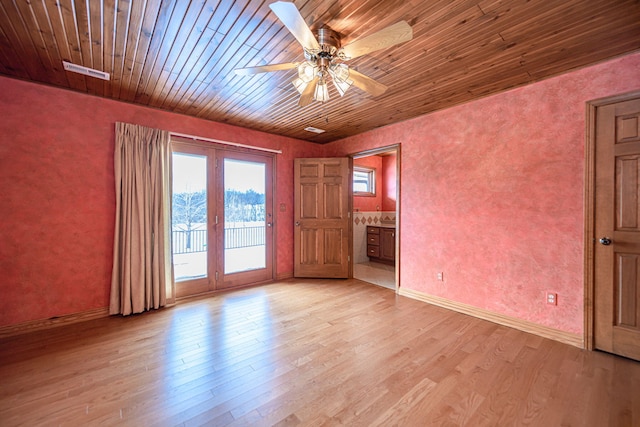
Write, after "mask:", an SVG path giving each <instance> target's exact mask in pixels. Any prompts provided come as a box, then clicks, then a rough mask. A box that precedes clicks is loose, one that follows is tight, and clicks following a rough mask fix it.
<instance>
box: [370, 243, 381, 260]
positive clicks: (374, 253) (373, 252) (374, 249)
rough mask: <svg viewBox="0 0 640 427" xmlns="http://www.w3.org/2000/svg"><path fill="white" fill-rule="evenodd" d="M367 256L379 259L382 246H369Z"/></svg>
mask: <svg viewBox="0 0 640 427" xmlns="http://www.w3.org/2000/svg"><path fill="white" fill-rule="evenodd" d="M367 256H370V257H374V258H379V257H380V246H371V245H369V246H367Z"/></svg>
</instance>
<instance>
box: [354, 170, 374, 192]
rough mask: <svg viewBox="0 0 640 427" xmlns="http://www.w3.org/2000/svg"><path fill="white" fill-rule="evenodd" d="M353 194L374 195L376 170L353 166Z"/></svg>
mask: <svg viewBox="0 0 640 427" xmlns="http://www.w3.org/2000/svg"><path fill="white" fill-rule="evenodd" d="M353 194H354V195H355V196H375V195H376V170H375V169H370V168H364V167H361V166H354V168H353Z"/></svg>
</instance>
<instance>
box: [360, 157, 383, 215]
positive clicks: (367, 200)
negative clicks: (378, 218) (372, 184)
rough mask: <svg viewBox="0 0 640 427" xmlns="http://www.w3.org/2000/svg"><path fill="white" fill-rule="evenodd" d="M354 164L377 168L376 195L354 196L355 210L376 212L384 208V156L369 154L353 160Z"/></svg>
mask: <svg viewBox="0 0 640 427" xmlns="http://www.w3.org/2000/svg"><path fill="white" fill-rule="evenodd" d="M353 166H354V167H355V166H362V167H366V168H370V169H375V170H376V195H375V196H353V210H354V211H360V212H375V211H379V210H381V208H382V179H380V175H381V170H382V158H381V157H380V156H367V157H361V158H359V159H354V160H353Z"/></svg>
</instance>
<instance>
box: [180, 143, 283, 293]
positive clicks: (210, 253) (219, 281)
mask: <svg viewBox="0 0 640 427" xmlns="http://www.w3.org/2000/svg"><path fill="white" fill-rule="evenodd" d="M172 145H173V155H172V218H171V219H172V221H171V231H172V233H171V235H172V249H173V251H172V253H173V270H174V279H175V282H176V283H175V284H176V296H177V297H184V296H189V295H196V294H200V293H205V292H211V291H216V290H222V289H229V288H233V287H239V286H244V285H248V284H254V283H260V282H266V281H269V280H272V279H273V258H274V251H273V247H274V245H273V228H274V224H273V170H274V168H273V162H274V158H273V156H271V155H268V154H261V153H249V152H246V151H243V152H239V151H233V150H230V149H227V148H224V147H220V146H215V145H212V144H207V145H201V144H194V143H186V142H177V141H173V142H172Z"/></svg>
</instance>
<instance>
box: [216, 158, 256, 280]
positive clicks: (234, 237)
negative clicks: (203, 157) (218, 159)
mask: <svg viewBox="0 0 640 427" xmlns="http://www.w3.org/2000/svg"><path fill="white" fill-rule="evenodd" d="M265 173H266V165H265V164H264V163H256V162H248V161H241V160H233V159H225V160H224V272H225V274H229V273H237V272H240V271H248V270H256V269H259V268H266V246H265V236H266V229H265V225H266V222H265V212H266V203H265V189H266V187H265V177H266V175H265Z"/></svg>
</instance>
